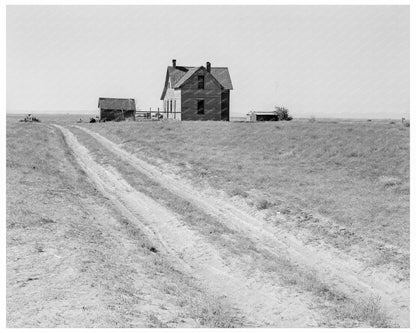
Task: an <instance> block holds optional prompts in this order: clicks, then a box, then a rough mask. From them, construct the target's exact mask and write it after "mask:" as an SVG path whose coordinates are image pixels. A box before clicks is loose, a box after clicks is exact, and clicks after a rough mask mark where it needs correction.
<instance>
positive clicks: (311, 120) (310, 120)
mask: <svg viewBox="0 0 416 333" xmlns="http://www.w3.org/2000/svg"><path fill="white" fill-rule="evenodd" d="M308 121H309V122H310V123H314V122H315V121H316V119H315V117H314V116H311V117H310V118H309V119H308Z"/></svg>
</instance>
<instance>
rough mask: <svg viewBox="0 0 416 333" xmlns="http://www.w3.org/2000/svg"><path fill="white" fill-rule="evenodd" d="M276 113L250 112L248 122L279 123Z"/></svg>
mask: <svg viewBox="0 0 416 333" xmlns="http://www.w3.org/2000/svg"><path fill="white" fill-rule="evenodd" d="M278 120H279V118H278V116H277V113H276V111H250V112H249V113H247V121H278Z"/></svg>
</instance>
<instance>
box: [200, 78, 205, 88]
mask: <svg viewBox="0 0 416 333" xmlns="http://www.w3.org/2000/svg"><path fill="white" fill-rule="evenodd" d="M204 88H205V77H204V76H203V75H198V89H204Z"/></svg>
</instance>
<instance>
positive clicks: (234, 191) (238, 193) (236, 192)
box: [230, 187, 248, 198]
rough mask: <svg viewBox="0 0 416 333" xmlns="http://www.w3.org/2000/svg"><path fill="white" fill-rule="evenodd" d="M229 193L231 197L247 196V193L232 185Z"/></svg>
mask: <svg viewBox="0 0 416 333" xmlns="http://www.w3.org/2000/svg"><path fill="white" fill-rule="evenodd" d="M230 195H231V196H232V197H235V196H240V197H243V198H247V197H248V194H247V193H246V192H245V191H243V190H242V189H241V188H239V187H234V188H233V189H231V191H230Z"/></svg>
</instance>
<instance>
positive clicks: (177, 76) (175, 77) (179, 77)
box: [161, 66, 233, 99]
mask: <svg viewBox="0 0 416 333" xmlns="http://www.w3.org/2000/svg"><path fill="white" fill-rule="evenodd" d="M201 67H202V68H204V67H203V66H200V67H193V66H192V67H190V66H176V67H173V66H168V70H167V73H166V82H165V88H164V89H163V93H162V97H161V99H163V98H164V97H165V93H166V89H167V83H168V80H169V78H170V82H171V84H172V88H174V89H176V88H180V86H181V85H182V84H184V83H185V82H186V81H187V80H188V79H189V78H190V77H191V76H192V75H193V74H195V72H196V71H197V70H198V69H199V68H201ZM210 73H211V75H212V76H213V77H214V78H215V79H216V80H217V81H218V83H219V84H220V85H221V86H222V87H223V88H224V89H229V90H232V89H233V85H232V83H231V77H230V73H229V71H228V68H227V67H211V71H210Z"/></svg>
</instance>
